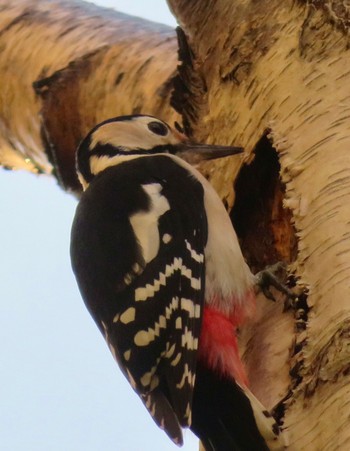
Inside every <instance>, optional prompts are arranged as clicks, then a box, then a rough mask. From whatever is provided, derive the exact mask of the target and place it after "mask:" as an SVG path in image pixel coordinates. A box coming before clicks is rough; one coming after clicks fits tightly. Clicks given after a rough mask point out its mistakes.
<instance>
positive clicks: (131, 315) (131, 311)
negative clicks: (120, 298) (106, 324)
mask: <svg viewBox="0 0 350 451" xmlns="http://www.w3.org/2000/svg"><path fill="white" fill-rule="evenodd" d="M135 314H136V309H135V307H129V308H128V309H127V310H125V312H124V313H122V314H121V315H120V318H119V319H120V321H121V322H122V323H123V324H128V323H131V322H132V321H134V320H135Z"/></svg>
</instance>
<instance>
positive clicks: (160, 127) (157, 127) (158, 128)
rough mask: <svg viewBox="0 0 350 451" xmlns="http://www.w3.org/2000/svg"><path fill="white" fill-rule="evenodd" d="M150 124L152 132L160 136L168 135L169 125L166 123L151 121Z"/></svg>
mask: <svg viewBox="0 0 350 451" xmlns="http://www.w3.org/2000/svg"><path fill="white" fill-rule="evenodd" d="M147 125H148V128H149V129H150V130H151V132H152V133H155V134H156V135H160V136H166V135H167V134H168V131H169V129H168V127H167V126H166V125H165V124H162V123H161V122H156V121H153V122H150V123H149V124H147Z"/></svg>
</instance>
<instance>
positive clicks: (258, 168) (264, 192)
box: [231, 133, 297, 273]
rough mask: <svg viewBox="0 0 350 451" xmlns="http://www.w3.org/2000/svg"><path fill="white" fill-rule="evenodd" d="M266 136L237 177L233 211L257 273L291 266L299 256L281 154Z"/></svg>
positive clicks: (234, 219) (235, 222)
mask: <svg viewBox="0 0 350 451" xmlns="http://www.w3.org/2000/svg"><path fill="white" fill-rule="evenodd" d="M266 135H267V133H266V134H265V135H264V136H263V137H262V138H261V139H260V141H259V142H258V144H257V146H256V148H255V150H254V153H255V158H254V160H253V161H252V163H250V164H249V165H246V166H244V167H243V168H242V169H241V171H240V173H239V175H238V177H237V180H236V184H235V190H236V200H235V204H234V207H233V209H232V212H231V220H232V222H233V225H234V228H235V230H236V233H237V235H238V238H239V241H240V245H241V248H242V252H243V254H244V256H245V258H246V260H247V263H248V264H249V266H250V268H251V269H252V271H253V272H254V273H255V272H258V271H260V270H261V269H263V268H265V267H266V266H267V265H271V264H273V263H276V262H277V261H284V262H286V263H290V262H292V261H294V260H295V259H296V256H297V238H296V235H295V230H294V227H293V225H292V223H291V219H292V213H291V211H290V210H289V209H286V208H283V198H284V195H285V186H284V184H283V183H282V181H281V180H280V177H279V173H280V164H279V160H278V154H277V152H276V150H275V149H274V148H273V146H272V144H271V142H270V141H269V139H268V138H267V136H266Z"/></svg>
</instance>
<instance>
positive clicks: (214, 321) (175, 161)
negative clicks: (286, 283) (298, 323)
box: [71, 115, 281, 451]
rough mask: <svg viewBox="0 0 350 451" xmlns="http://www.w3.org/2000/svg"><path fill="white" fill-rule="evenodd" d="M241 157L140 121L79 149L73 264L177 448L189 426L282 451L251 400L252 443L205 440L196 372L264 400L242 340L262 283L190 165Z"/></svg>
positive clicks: (221, 450)
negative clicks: (241, 352)
mask: <svg viewBox="0 0 350 451" xmlns="http://www.w3.org/2000/svg"><path fill="white" fill-rule="evenodd" d="M240 151H241V149H240V148H232V147H223V146H217V147H215V146H208V145H195V144H190V143H188V142H186V141H185V139H184V137H183V136H182V135H180V134H179V133H177V132H175V131H173V130H172V129H171V128H170V127H169V126H168V125H167V124H165V123H164V122H162V121H160V120H158V119H156V118H153V117H150V116H142V115H138V116H123V117H119V118H114V119H111V120H108V121H105V122H103V123H101V124H99V125H98V126H97V127H95V128H94V129H93V130H92V131H91V132H90V133H89V134H88V136H87V137H86V138H85V139H84V140H83V141H82V143H81V144H80V146H79V149H78V152H77V166H78V175H79V179H80V181H81V182H82V185H83V187H84V189H85V192H84V194H83V195H82V198H81V200H80V203H79V205H78V208H77V212H76V216H75V219H74V223H73V228H72V241H71V258H72V266H73V270H74V272H75V275H76V278H77V281H78V285H79V288H80V291H81V294H82V297H83V299H84V301H85V303H86V305H87V307H88V309H89V311H90V313H91V315H92V316H93V318H94V320H95V321H96V323H97V325H98V327H99V328H100V330H101V332H102V333H103V335H104V337H105V339H106V341H107V343H108V345H109V347H110V350H111V352H112V354H113V355H114V357H115V359H116V360H117V362H118V364H119V366H120V368H121V370H122V371H123V373H124V374H125V376H126V377H127V379H128V380H129V382H130V384H131V385H132V387H133V388H134V389H135V391H136V392H137V393H138V394H139V396H140V397H141V399H142V401H143V402H144V404H145V406H146V408H147V409H148V411H149V412H150V414H151V415H152V417H153V418H154V420H155V421H156V422H157V424H158V425H159V426H160V427H161V428H163V429H164V430H165V431H166V433H167V434H168V435H169V437H171V439H172V440H173V441H174V442H175V443H177V444H182V432H181V428H182V427H191V428H192V429H193V430H194V431H195V433H196V434H197V435H198V436H199V437H200V438H201V439H202V440H203V442H204V443H205V445H206V447H207V449H208V450H213V451H215V450H216V451H225V450H226V449H227V450H228V449H231V448H227V446H230V447H231V445H232V444H233V443H234V444H235V445H234V446H235V447H234V448H232V449H250V450H254V449H256V450H262V449H268V448H267V445H266V441H265V440H266V437H265V438H263V436H262V434H265V435H267V436H268V437H267V440H270V442H271V443H272V444H274V445H276V446H275V447H274V449H281V445H280V440H279V438H278V434H276V432H278V431H277V429H276V426H275V424H274V421H273V419H271V418H267V416H266V415H265V413H261V412H266V411H264V409H263V407H262V406H261V405H260V404H259V406H258V408H257V409H256V408H255V407H254V406H253V404H254V402H251V401H249V402H248V401H247V403H246V404H247V406H248V407H247V408H248V411H247V413H246V414H245V415H246V416H244V415H242V418H249V421H250V423H251V424H252V425H253V428H255V429H254V431H253V432H251V436H252V437H250V438H249V439H246V438H244V436H243V438H242V437H240V436H239V434H238V435H237V434H236V435H235V433H234V431H233V432H232V431H230V432H227V433H228V435H230V441H228V442H225V439H223V440H224V441H223V442H222V443H221V442H220V439H219V442H218V436H217V434H216V431H208V432H206V429H207V428H208V421H207V420H204V421H202V418H201V416H202V414H201V411H202V410H206V409H205V408H204V406H201V400H199V398H198V396H196V375H197V376H199V378H200V379H199V380H200V384H199V385H198V392H199V391H202V390H203V389H204V390H205V388H203V387H206V384H207V383H208V381H210V382H209V383H210V384H212V383H213V382H212V380H211V379H210V377H212V376H210V377H208V375H207V373H208V371H209V374H212V373H213V370H214V373H215V374H216V375H215V376H214V379H215V380H216V381H217V383H218V381H220V380H223V381H226V383H227V384H228V385H229V386H230V387H231V388H230V390H231V391H232V393H236V394H237V393H239V394H240V393H243V395H239V396H243V397H244V399H246V400H248V399H250V398H249V396H251V397H252V399H254V396H253V395H252V394H251V393H248V392H249V391H248V389H247V387H246V380H245V375H244V370H243V367H242V365H241V363H240V360H239V356H238V351H237V346H236V338H235V327H236V326H237V325H238V324H239V323H240V322H242V321H243V319H244V318H245V317H246V316H247V315H249V313H250V311H251V310H252V302H253V300H252V296H253V295H252V292H253V290H252V286H253V276H252V274H251V273H250V271H249V268H248V267H247V265H246V264H245V262H244V259H243V257H242V255H241V252H240V249H239V245H238V242H237V238H236V236H235V234H234V231H233V229H232V226H231V224H230V220H229V218H228V216H227V214H226V212H225V209H224V207H223V206H222V203H221V202H220V200H219V198H218V196H217V195H216V193H215V191H214V190H213V188H211V186H210V184H209V183H208V182H207V181H206V180H205V179H204V177H202V176H201V175H200V174H199V172H198V171H196V170H195V169H194V168H193V167H192V166H191V165H189V164H188V163H187V162H185V161H184V160H183V158H187V159H188V160H190V161H194V162H196V161H200V160H201V159H210V158H217V157H221V156H226V155H232V154H234V153H238V152H240ZM179 156H181V157H182V158H180V157H179ZM222 331H224V332H225V333H224V335H225V334H226V335H228V339H224V340H223V339H222ZM198 362H199V363H198ZM201 368H203V370H202V369H201ZM219 384H220V382H219ZM194 393H195V398H194V402H193V396H194V395H193V394H194ZM245 393H246V394H245ZM247 394H248V395H247ZM239 396H238V397H239ZM247 396H248V397H247ZM196 399H197V400H196ZM230 399H231V400H232V399H236V398H234V397H231V398H230ZM237 399H238V398H237ZM256 401H257V400H256ZM257 403H258V401H257ZM214 404H215V403H214ZM214 404H212V406H211V405H208V406H206V407H207V408H208V409H209V411H207V412H206V415H208V414H209V415H210V409H212V408H214V407H213V406H214ZM257 405H258V404H257ZM192 408H193V409H194V410H195V411H196V418H195V419H192ZM232 408H234V407H233V406H232ZM208 409H207V410H208ZM256 410H259V412H258V414H257V413H256ZM265 417H266V418H265ZM261 419H262V420H261ZM261 421H262V422H264V423H266V424H264V427H263V428H261V427H260V426H259V422H261ZM237 424H238V425H239V421H238V422H237ZM225 427H226V428H228V427H231V423H230V424H228V423H227V426H225V425H224V426H223V430H225ZM238 427H239V428H241V427H240V426H238ZM262 429H264V432H261V431H262ZM224 435H225V434H223V435H220V436H222V437H223V436H224ZM235 437H237V439H236V438H235ZM242 440H243V441H242ZM247 440H248V441H247ZM270 442H269V446H270V445H271V443H270ZM225 443H226V444H225ZM227 443H229V445H227ZM242 443H247V444H249V445H248V446H249V447H246V448H244V447H242ZM232 446H233V445H232ZM264 446H265V448H264Z"/></svg>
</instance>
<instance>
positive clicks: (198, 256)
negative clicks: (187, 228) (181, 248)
mask: <svg viewBox="0 0 350 451" xmlns="http://www.w3.org/2000/svg"><path fill="white" fill-rule="evenodd" d="M194 235H195V234H194ZM185 243H186V248H187V250H188V251H189V252H190V254H191V257H192V258H193V260H195V261H196V262H197V263H203V261H204V254H199V253H198V252H196V251H195V250H194V249H192V247H191V244H190V243H189V242H188V241H187V240H185Z"/></svg>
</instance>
